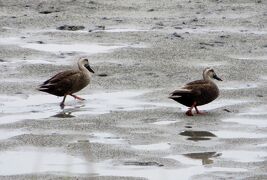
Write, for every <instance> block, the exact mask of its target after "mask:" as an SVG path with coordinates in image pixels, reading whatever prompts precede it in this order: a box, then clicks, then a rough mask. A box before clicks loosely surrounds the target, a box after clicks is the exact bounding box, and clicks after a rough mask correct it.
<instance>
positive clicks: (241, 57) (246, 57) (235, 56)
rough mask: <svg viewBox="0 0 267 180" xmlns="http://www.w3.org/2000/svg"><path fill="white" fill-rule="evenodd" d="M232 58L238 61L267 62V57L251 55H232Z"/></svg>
mask: <svg viewBox="0 0 267 180" xmlns="http://www.w3.org/2000/svg"><path fill="white" fill-rule="evenodd" d="M229 57H230V58H233V59H238V60H252V61H254V60H256V61H266V60H267V56H250V55H246V56H244V55H231V56H229Z"/></svg>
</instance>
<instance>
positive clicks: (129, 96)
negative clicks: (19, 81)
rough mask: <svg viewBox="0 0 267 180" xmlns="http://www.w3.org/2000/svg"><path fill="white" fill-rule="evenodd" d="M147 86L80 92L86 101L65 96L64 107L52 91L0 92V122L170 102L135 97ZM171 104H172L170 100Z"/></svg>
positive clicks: (127, 109) (66, 115)
mask: <svg viewBox="0 0 267 180" xmlns="http://www.w3.org/2000/svg"><path fill="white" fill-rule="evenodd" d="M148 92H150V91H148V90H143V91H141V90H139V91H136V90H125V91H116V92H98V93H93V94H90V95H81V96H82V97H83V98H85V99H87V100H88V101H78V100H74V99H73V98H72V97H67V99H66V106H65V108H64V110H61V109H60V106H59V103H60V102H61V100H62V97H60V98H58V97H56V96H52V95H46V94H45V95H39V94H38V95H30V96H27V95H18V96H6V95H0V102H1V103H0V106H1V115H0V124H6V123H14V122H17V121H21V120H26V119H44V118H48V117H51V116H53V117H58V118H72V117H75V116H78V115H82V114H91V115H96V114H106V113H110V112H112V111H135V110H144V109H153V108H159V107H163V106H168V105H169V104H164V103H153V102H148V101H145V100H143V99H141V98H140V99H139V98H138V97H140V96H142V95H144V94H145V93H148ZM170 105H172V104H170Z"/></svg>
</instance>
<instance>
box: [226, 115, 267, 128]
mask: <svg viewBox="0 0 267 180" xmlns="http://www.w3.org/2000/svg"><path fill="white" fill-rule="evenodd" d="M222 121H224V122H234V123H238V124H244V125H251V126H258V127H267V119H266V118H248V117H233V118H229V119H223V120H222Z"/></svg>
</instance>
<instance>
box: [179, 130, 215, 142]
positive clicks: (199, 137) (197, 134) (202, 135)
mask: <svg viewBox="0 0 267 180" xmlns="http://www.w3.org/2000/svg"><path fill="white" fill-rule="evenodd" d="M180 135H182V136H189V137H188V138H187V140H192V141H205V140H210V139H211V137H216V135H215V134H213V133H211V132H209V131H183V132H181V133H180Z"/></svg>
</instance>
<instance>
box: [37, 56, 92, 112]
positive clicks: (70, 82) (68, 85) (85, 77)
mask: <svg viewBox="0 0 267 180" xmlns="http://www.w3.org/2000/svg"><path fill="white" fill-rule="evenodd" d="M78 67H79V69H78V70H67V71H63V72H60V73H58V74H56V75H55V76H53V77H52V78H50V79H48V80H46V81H45V82H44V83H43V84H41V85H40V87H39V88H38V90H39V91H43V92H47V93H49V94H53V95H56V96H64V98H63V101H62V102H61V103H60V106H61V107H62V108H63V107H64V102H65V99H66V96H67V95H70V96H72V97H74V98H76V99H79V100H84V99H82V98H80V97H78V96H76V95H74V93H76V92H78V91H80V90H81V89H83V88H84V87H86V86H87V85H88V84H89V83H90V74H89V71H90V72H92V73H94V71H93V70H92V69H91V67H90V65H89V62H88V59H85V58H81V59H79V61H78Z"/></svg>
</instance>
